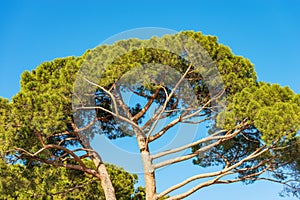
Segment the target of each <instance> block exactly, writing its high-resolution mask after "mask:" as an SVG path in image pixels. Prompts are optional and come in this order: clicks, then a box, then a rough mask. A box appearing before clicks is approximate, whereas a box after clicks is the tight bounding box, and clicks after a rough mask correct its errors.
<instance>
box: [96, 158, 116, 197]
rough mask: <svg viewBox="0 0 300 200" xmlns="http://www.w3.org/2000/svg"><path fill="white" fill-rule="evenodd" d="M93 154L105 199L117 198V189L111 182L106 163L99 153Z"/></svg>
mask: <svg viewBox="0 0 300 200" xmlns="http://www.w3.org/2000/svg"><path fill="white" fill-rule="evenodd" d="M94 154H96V155H93V159H92V160H93V163H94V165H95V166H96V167H97V171H98V174H99V177H98V178H99V179H100V182H101V186H102V189H103V191H104V195H105V199H107V200H116V194H115V189H114V187H113V185H112V183H111V180H110V177H109V174H108V172H107V170H106V167H105V165H104V163H103V162H102V160H101V158H100V156H99V155H98V154H97V153H94Z"/></svg>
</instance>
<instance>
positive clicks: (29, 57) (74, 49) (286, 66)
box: [0, 0, 300, 200]
mask: <svg viewBox="0 0 300 200" xmlns="http://www.w3.org/2000/svg"><path fill="white" fill-rule="evenodd" d="M83 2H84V1H76V0H72V1H71V0H66V1H58V0H51V1H43V2H40V1H33V0H27V1H17V0H15V1H13V0H2V1H1V2H0V96H3V97H7V98H11V97H12V96H13V95H14V94H15V93H17V92H18V90H19V80H20V78H19V77H20V75H21V73H22V72H23V71H24V70H26V69H27V70H31V69H34V68H35V67H36V66H37V65H39V64H40V63H42V62H43V61H47V60H52V59H54V58H57V57H64V56H70V55H81V54H82V53H83V52H84V51H85V50H87V49H88V48H93V47H95V46H97V45H98V44H100V43H101V42H102V41H103V40H105V39H106V38H108V37H110V36H112V35H114V34H117V33H119V32H122V31H125V30H128V29H132V28H140V27H163V28H170V29H174V30H177V31H180V30H191V29H192V30H196V31H202V32H203V33H205V34H210V35H216V36H218V38H219V41H220V42H221V43H223V44H225V45H228V46H230V48H231V49H232V50H233V52H234V53H235V54H237V55H242V56H244V57H247V58H249V59H250V60H251V61H252V62H253V63H254V64H255V69H256V71H257V74H258V76H259V80H263V81H267V82H272V83H279V84H281V85H288V86H290V87H291V88H292V89H293V90H294V91H295V92H297V93H300V79H299V74H300V59H299V58H300V40H299V38H298V37H299V35H300V22H299V21H300V12H299V10H300V1H299V0H281V1H279V0H269V1H268V0H264V1H262V0H252V1H240V0H236V1H233V0H227V1H225V0H224V1H218V0H215V1H211V3H210V1H207V0H206V1H203V0H198V1H196V0H195V1H189V0H185V1H174V0H173V1H156V0H154V1H142V0H139V1H121V0H120V1H102V2H101V1H92V0H88V1H85V3H83ZM181 173H183V174H184V171H181ZM176 176H177V175H176ZM173 178H174V176H173V177H172V176H170V177H169V179H168V180H161V181H162V182H164V181H166V182H168V181H171V180H172V179H173ZM280 189H281V186H276V185H274V184H267V183H261V184H254V185H251V186H245V187H243V186H241V185H240V184H235V185H233V186H228V185H227V186H224V185H223V186H217V187H213V188H210V189H205V190H203V191H201V192H199V193H197V194H195V195H193V197H191V198H190V199H211V200H215V199H219V198H223V199H231V200H235V199H244V200H247V199H264V200H276V199H283V198H280V197H278V196H277V191H278V190H280ZM286 199H291V198H286Z"/></svg>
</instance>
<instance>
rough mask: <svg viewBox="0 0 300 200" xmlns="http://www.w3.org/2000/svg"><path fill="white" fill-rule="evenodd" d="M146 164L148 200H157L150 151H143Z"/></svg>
mask: <svg viewBox="0 0 300 200" xmlns="http://www.w3.org/2000/svg"><path fill="white" fill-rule="evenodd" d="M141 155H142V160H143V164H144V178H145V183H146V200H157V197H156V183H155V173H154V168H153V166H152V161H151V158H150V153H149V151H148V150H144V151H141Z"/></svg>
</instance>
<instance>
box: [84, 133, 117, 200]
mask: <svg viewBox="0 0 300 200" xmlns="http://www.w3.org/2000/svg"><path fill="white" fill-rule="evenodd" d="M81 142H82V145H83V146H84V147H85V148H87V149H90V150H91V151H88V156H89V157H90V158H91V159H92V161H93V163H94V165H95V166H96V170H97V172H98V174H97V178H99V179H100V183H101V186H102V189H103V191H104V195H105V199H107V200H117V198H116V194H115V189H114V187H113V185H112V182H111V180H110V177H109V174H108V172H107V170H106V167H105V164H104V163H103V161H102V158H101V156H100V155H99V154H98V153H97V152H96V151H94V150H93V148H92V147H91V145H90V141H89V139H88V138H87V137H85V136H83V135H81Z"/></svg>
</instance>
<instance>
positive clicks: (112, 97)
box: [83, 77, 119, 115]
mask: <svg viewBox="0 0 300 200" xmlns="http://www.w3.org/2000/svg"><path fill="white" fill-rule="evenodd" d="M83 79H84V80H86V81H87V82H88V83H90V84H91V85H94V86H96V87H98V88H100V89H101V90H103V91H104V92H106V93H107V94H108V95H109V96H110V97H111V99H112V101H113V104H114V106H115V109H116V114H117V115H119V113H118V109H117V103H116V99H115V97H114V95H113V94H112V93H111V92H110V91H108V90H107V89H105V88H104V87H102V86H100V85H98V84H96V83H93V82H92V81H89V80H88V79H87V78H85V77H83Z"/></svg>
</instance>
